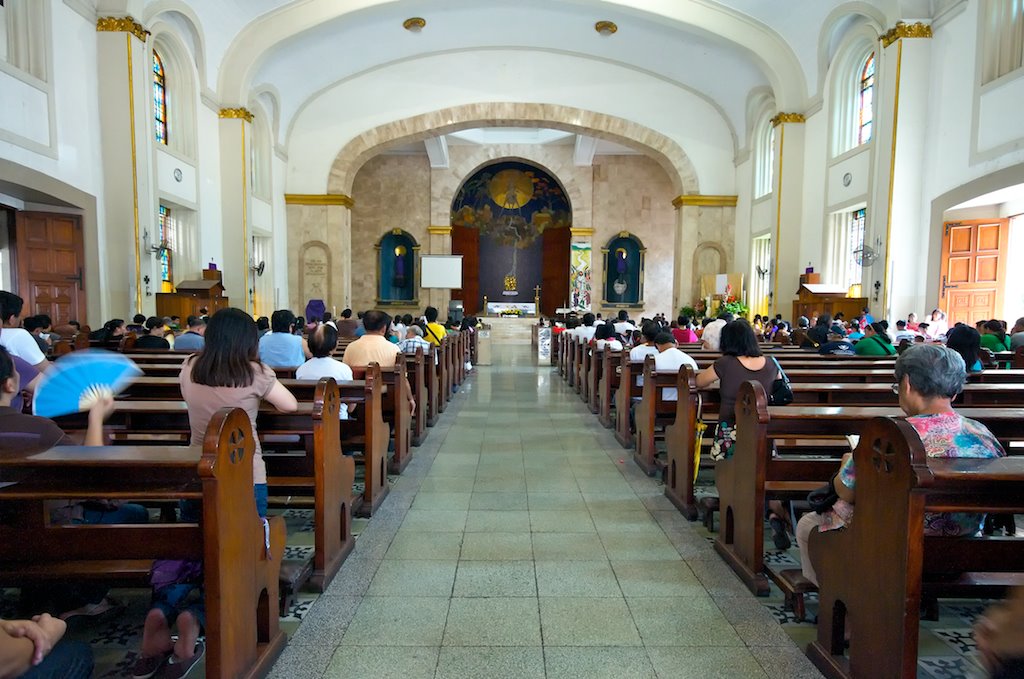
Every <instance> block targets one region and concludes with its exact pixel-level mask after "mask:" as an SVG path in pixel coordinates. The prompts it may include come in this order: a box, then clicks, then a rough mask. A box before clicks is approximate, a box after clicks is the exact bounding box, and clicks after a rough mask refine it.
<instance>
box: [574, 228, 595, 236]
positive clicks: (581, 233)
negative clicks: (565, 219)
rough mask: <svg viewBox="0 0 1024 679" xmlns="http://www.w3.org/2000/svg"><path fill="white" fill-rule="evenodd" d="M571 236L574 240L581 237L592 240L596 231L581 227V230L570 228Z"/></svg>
mask: <svg viewBox="0 0 1024 679" xmlns="http://www.w3.org/2000/svg"><path fill="white" fill-rule="evenodd" d="M569 235H570V236H571V237H573V238H575V237H577V236H579V237H581V238H592V237H593V235H594V229H593V228H590V227H584V226H581V227H580V228H578V229H577V228H575V227H571V226H570V227H569Z"/></svg>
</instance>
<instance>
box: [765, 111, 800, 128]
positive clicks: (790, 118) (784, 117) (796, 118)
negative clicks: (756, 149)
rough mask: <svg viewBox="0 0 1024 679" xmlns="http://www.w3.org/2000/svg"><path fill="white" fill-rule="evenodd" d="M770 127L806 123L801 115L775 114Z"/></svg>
mask: <svg viewBox="0 0 1024 679" xmlns="http://www.w3.org/2000/svg"><path fill="white" fill-rule="evenodd" d="M768 122H770V123H771V125H772V127H778V126H779V125H782V124H783V123H803V122H806V118H804V114H803V113H781V112H780V113H776V114H775V117H774V118H772V119H771V120H770V121H768Z"/></svg>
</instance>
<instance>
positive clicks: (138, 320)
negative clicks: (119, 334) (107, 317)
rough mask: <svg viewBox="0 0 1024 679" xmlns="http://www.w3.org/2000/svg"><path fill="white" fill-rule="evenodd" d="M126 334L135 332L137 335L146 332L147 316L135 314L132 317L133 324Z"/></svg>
mask: <svg viewBox="0 0 1024 679" xmlns="http://www.w3.org/2000/svg"><path fill="white" fill-rule="evenodd" d="M125 332H134V333H135V334H136V335H141V334H142V333H144V332H146V316H145V314H135V315H134V316H132V322H131V324H130V325H128V326H127V327H126V328H125Z"/></svg>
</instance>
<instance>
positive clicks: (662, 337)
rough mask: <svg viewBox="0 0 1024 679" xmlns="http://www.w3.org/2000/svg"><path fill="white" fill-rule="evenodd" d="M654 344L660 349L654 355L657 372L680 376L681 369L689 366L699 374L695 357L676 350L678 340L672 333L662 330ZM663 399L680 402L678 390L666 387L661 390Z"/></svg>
mask: <svg viewBox="0 0 1024 679" xmlns="http://www.w3.org/2000/svg"><path fill="white" fill-rule="evenodd" d="M654 344H655V346H656V347H657V348H658V353H657V354H655V355H654V370H655V371H657V372H660V373H662V372H672V373H676V374H678V373H679V368H681V367H682V366H684V365H688V366H690V368H692V369H693V372H694V373H696V372H697V370H698V368H697V361H695V360H693V357H692V356H690V355H689V354H687V353H686V352H684V351H680V350H679V349H677V348H676V339H675V337H673V336H672V333H670V332H666V331H664V330H662V331H661V332H659V333H658V336H657V337H655V338H654ZM661 398H662V400H663V401H678V400H679V393H678V390H677V389H676V388H675V387H666V388H664V389H662V390H661Z"/></svg>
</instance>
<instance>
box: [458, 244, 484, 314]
mask: <svg viewBox="0 0 1024 679" xmlns="http://www.w3.org/2000/svg"><path fill="white" fill-rule="evenodd" d="M452 254H453V255H462V289H461V290H452V299H461V300H462V308H463V313H464V314H466V315H467V316H471V315H473V314H477V313H479V312H480V311H481V308H482V305H481V302H482V301H483V300H482V299H481V298H480V230H479V229H474V228H473V227H470V226H453V227H452Z"/></svg>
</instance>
